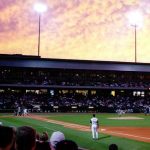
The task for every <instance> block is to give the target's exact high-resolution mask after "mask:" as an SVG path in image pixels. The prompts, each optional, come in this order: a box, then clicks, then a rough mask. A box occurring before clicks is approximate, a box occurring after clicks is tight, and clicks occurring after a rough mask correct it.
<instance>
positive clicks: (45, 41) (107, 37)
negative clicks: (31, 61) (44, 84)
mask: <svg viewBox="0 0 150 150" xmlns="http://www.w3.org/2000/svg"><path fill="white" fill-rule="evenodd" d="M36 2H43V3H45V4H46V5H47V7H48V10H47V11H46V12H44V13H43V14H42V15H41V43H40V44H41V47H40V56H41V57H42V58H63V59H80V60H100V61H101V60H102V61H103V60H104V61H125V62H134V61H135V55H134V54H135V48H134V47H135V45H134V27H133V26H131V24H130V23H129V19H128V15H129V12H131V11H135V10H136V11H138V12H140V13H141V14H142V16H143V21H142V24H143V26H142V27H140V28H138V27H137V62H145V63H150V0H0V54H23V55H38V13H37V12H36V11H35V10H34V9H33V7H34V4H35V3H36Z"/></svg>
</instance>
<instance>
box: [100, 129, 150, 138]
mask: <svg viewBox="0 0 150 150" xmlns="http://www.w3.org/2000/svg"><path fill="white" fill-rule="evenodd" d="M103 133H114V134H120V135H127V136H131V137H137V138H141V139H148V140H149V139H150V138H148V137H142V136H136V135H132V134H126V133H120V132H113V131H108V132H107V131H106V132H105V131H104V132H103Z"/></svg>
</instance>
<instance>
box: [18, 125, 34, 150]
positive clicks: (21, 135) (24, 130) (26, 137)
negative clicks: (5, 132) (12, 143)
mask: <svg viewBox="0 0 150 150" xmlns="http://www.w3.org/2000/svg"><path fill="white" fill-rule="evenodd" d="M35 147H36V131H35V129H33V128H32V127H29V126H22V127H18V128H17V133H16V149H17V150H35Z"/></svg>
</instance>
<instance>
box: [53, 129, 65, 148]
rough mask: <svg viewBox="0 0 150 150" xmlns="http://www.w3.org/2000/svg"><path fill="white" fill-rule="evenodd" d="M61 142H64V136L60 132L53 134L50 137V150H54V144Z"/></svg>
mask: <svg viewBox="0 0 150 150" xmlns="http://www.w3.org/2000/svg"><path fill="white" fill-rule="evenodd" d="M62 140H65V136H64V134H63V133H62V132H60V131H56V132H53V133H52V135H51V137H50V147H51V150H55V148H56V144H57V143H58V142H60V141H62Z"/></svg>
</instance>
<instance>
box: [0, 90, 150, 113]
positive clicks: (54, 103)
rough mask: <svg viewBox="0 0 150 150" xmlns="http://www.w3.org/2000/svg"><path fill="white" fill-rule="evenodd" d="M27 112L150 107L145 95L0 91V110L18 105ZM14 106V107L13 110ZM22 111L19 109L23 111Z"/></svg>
mask: <svg viewBox="0 0 150 150" xmlns="http://www.w3.org/2000/svg"><path fill="white" fill-rule="evenodd" d="M19 107H21V108H20V109H23V110H24V111H25V112H26V111H27V109H28V110H29V111H30V112H66V111H68V112H73V111H75V112H90V111H96V112H116V111H117V110H118V109H122V110H125V111H126V112H129V113H131V112H145V109H147V108H148V107H150V99H149V97H148V96H145V97H142V96H129V95H127V96H121V95H117V96H112V95H107V96H106V95H105V96H104V95H91V96H87V95H83V94H80V93H74V94H56V95H53V96H51V95H50V94H48V93H43V94H37V93H32V92H29V93H22V94H21V93H12V92H9V93H5V92H4V93H0V110H7V109H12V110H15V111H18V108H19ZM16 109H17V110H16ZM23 110H22V111H23Z"/></svg>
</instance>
